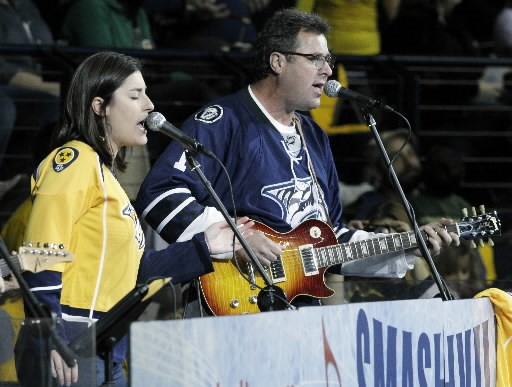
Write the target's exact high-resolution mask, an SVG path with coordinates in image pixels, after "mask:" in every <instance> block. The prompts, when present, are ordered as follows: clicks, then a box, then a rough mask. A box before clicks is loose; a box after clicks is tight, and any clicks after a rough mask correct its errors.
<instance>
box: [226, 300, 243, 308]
mask: <svg viewBox="0 0 512 387" xmlns="http://www.w3.org/2000/svg"><path fill="white" fill-rule="evenodd" d="M229 306H230V307H231V308H233V309H236V308H238V307H239V306H240V300H231V301H230V302H229Z"/></svg>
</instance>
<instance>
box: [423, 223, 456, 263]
mask: <svg viewBox="0 0 512 387" xmlns="http://www.w3.org/2000/svg"><path fill="white" fill-rule="evenodd" d="M450 224H453V220H451V219H445V218H442V219H441V220H440V221H439V222H436V223H429V224H426V225H424V226H421V227H420V228H421V229H422V230H423V231H425V233H426V234H427V240H426V241H427V246H428V247H429V250H430V253H431V254H432V255H433V256H436V255H438V254H439V253H440V252H441V248H442V247H447V246H450V245H452V244H453V245H455V246H459V245H460V238H459V236H458V235H457V234H456V233H453V232H448V231H447V230H446V227H445V226H448V225H450ZM415 254H416V253H415ZM417 255H420V256H421V252H419V251H418V254H417Z"/></svg>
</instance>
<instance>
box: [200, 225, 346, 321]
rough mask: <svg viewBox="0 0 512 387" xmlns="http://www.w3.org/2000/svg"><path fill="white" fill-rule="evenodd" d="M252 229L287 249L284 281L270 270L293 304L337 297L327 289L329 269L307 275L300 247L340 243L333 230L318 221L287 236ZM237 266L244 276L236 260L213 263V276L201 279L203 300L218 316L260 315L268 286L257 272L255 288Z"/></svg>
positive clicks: (243, 266) (261, 227)
mask: <svg viewBox="0 0 512 387" xmlns="http://www.w3.org/2000/svg"><path fill="white" fill-rule="evenodd" d="M253 229H255V230H258V231H261V232H262V233H264V234H265V235H266V236H267V237H268V238H269V239H272V240H273V241H274V242H276V243H279V244H281V245H282V246H284V247H285V251H284V252H283V253H282V254H281V263H282V268H283V272H284V278H283V276H280V275H275V274H274V273H273V270H272V269H271V268H269V269H267V273H268V274H269V277H270V278H271V279H272V280H273V281H274V285H275V286H277V287H279V288H281V289H282V290H283V291H284V293H285V294H286V296H287V299H288V302H291V301H292V300H293V299H294V298H296V297H297V296H299V295H308V296H312V297H315V298H326V297H330V296H332V295H333V294H334V292H333V290H331V289H330V288H328V287H327V286H326V285H325V281H324V272H325V270H326V269H327V267H324V268H318V272H317V273H316V274H308V275H306V274H305V271H304V267H303V263H302V259H301V257H300V251H299V247H300V246H303V245H313V247H315V248H317V247H324V246H331V245H336V244H337V243H338V241H337V239H336V235H335V234H334V232H333V231H332V229H331V228H330V227H329V226H328V225H327V224H326V223H324V222H322V221H319V220H307V221H305V222H303V223H301V224H300V225H298V226H297V227H296V228H294V229H293V230H291V231H289V232H287V233H278V232H276V231H274V230H273V229H271V228H270V227H267V226H265V225H264V224H262V223H258V222H256V225H255V226H254V227H253ZM238 264H239V265H240V268H241V269H242V270H243V275H242V274H241V273H240V271H239V270H238V267H237V259H236V258H232V259H230V260H214V261H213V267H214V271H213V272H212V273H209V274H206V275H203V276H201V277H200V278H199V283H200V286H201V290H202V294H203V297H204V299H205V301H206V304H207V305H208V307H209V309H210V310H211V311H212V313H213V314H215V315H218V316H219V315H236V314H244V313H257V312H260V309H259V307H258V305H257V297H258V294H259V292H260V288H263V287H265V286H267V284H266V283H265V281H264V279H263V277H262V276H261V275H260V274H259V273H258V271H257V269H256V268H254V277H253V278H254V282H255V283H256V285H257V287H256V286H253V285H252V284H251V283H250V282H249V281H248V275H247V274H246V272H247V270H246V268H247V264H246V263H245V262H244V261H243V260H242V259H238Z"/></svg>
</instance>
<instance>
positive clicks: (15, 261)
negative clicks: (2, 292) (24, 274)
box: [0, 255, 21, 278]
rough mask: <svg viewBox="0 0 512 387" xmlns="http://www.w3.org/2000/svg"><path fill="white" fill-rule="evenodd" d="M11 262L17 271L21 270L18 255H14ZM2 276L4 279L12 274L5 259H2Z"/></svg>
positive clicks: (0, 270)
mask: <svg viewBox="0 0 512 387" xmlns="http://www.w3.org/2000/svg"><path fill="white" fill-rule="evenodd" d="M10 260H11V263H12V264H13V265H14V267H15V268H16V269H18V270H21V265H20V260H19V258H18V257H17V256H16V255H12V256H11V257H10ZM0 274H1V275H2V278H5V277H7V276H8V275H9V274H11V268H10V267H9V265H8V264H7V261H6V260H5V259H0Z"/></svg>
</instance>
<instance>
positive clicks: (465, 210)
mask: <svg viewBox="0 0 512 387" xmlns="http://www.w3.org/2000/svg"><path fill="white" fill-rule="evenodd" d="M462 216H464V217H466V216H468V209H467V208H463V209H462Z"/></svg>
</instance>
